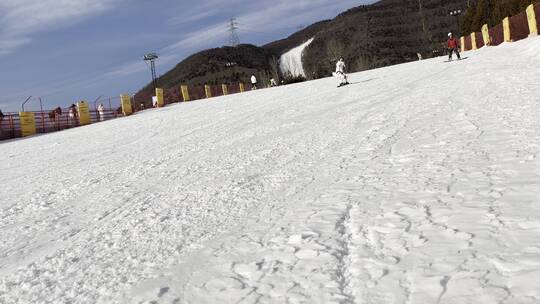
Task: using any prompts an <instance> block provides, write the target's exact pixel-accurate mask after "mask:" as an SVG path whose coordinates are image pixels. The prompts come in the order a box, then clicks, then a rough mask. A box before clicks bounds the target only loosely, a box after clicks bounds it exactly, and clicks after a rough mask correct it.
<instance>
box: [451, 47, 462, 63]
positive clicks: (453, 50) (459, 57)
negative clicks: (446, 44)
mask: <svg viewBox="0 0 540 304" xmlns="http://www.w3.org/2000/svg"><path fill="white" fill-rule="evenodd" d="M454 52H455V53H456V55H457V58H458V59H461V56H460V55H459V49H457V48H455V49H448V60H451V59H452V54H453V53H454Z"/></svg>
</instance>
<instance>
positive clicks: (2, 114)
mask: <svg viewBox="0 0 540 304" xmlns="http://www.w3.org/2000/svg"><path fill="white" fill-rule="evenodd" d="M3 120H4V113H2V110H0V130H1V129H2V121H3Z"/></svg>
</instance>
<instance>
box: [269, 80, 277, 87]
mask: <svg viewBox="0 0 540 304" xmlns="http://www.w3.org/2000/svg"><path fill="white" fill-rule="evenodd" d="M270 86H271V87H277V82H276V80H275V79H274V78H270Z"/></svg>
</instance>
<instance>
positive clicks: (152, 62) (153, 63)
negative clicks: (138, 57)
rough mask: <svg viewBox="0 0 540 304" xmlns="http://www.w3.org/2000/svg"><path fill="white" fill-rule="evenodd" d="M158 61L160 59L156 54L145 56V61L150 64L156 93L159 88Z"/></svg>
mask: <svg viewBox="0 0 540 304" xmlns="http://www.w3.org/2000/svg"><path fill="white" fill-rule="evenodd" d="M156 59H158V55H157V54H156V53H148V54H146V55H144V61H147V62H150V72H151V73H152V85H153V86H154V91H155V90H156V88H157V75H156Z"/></svg>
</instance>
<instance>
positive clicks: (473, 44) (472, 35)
mask: <svg viewBox="0 0 540 304" xmlns="http://www.w3.org/2000/svg"><path fill="white" fill-rule="evenodd" d="M471 47H472V49H473V50H476V49H478V47H476V33H471Z"/></svg>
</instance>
